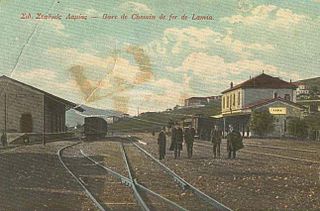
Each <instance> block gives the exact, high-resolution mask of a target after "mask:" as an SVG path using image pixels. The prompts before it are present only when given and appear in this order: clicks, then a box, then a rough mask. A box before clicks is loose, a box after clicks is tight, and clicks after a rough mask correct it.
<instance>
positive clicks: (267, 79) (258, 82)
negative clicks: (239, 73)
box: [222, 73, 297, 93]
mask: <svg viewBox="0 0 320 211" xmlns="http://www.w3.org/2000/svg"><path fill="white" fill-rule="evenodd" d="M238 88H260V89H296V88H297V86H296V85H295V84H293V83H289V82H286V81H284V80H281V79H280V78H278V77H272V76H270V75H267V74H265V73H262V74H260V75H258V76H256V77H254V78H251V79H249V80H247V81H244V82H242V83H241V84H238V85H236V86H234V87H232V88H229V89H227V90H224V91H223V92H222V93H226V92H230V91H232V90H235V89H238Z"/></svg>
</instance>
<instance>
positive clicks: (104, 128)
mask: <svg viewBox="0 0 320 211" xmlns="http://www.w3.org/2000/svg"><path fill="white" fill-rule="evenodd" d="M107 132H108V124H107V121H106V120H105V119H103V118H102V117H86V118H85V119H84V134H85V136H86V138H87V140H95V139H99V138H104V137H105V136H106V135H107Z"/></svg>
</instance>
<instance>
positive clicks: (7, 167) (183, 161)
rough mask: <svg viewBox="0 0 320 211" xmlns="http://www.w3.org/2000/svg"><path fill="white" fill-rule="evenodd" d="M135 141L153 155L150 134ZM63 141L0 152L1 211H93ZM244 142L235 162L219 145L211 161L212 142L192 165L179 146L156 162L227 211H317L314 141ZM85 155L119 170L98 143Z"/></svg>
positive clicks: (201, 147)
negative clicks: (62, 156) (177, 153)
mask: <svg viewBox="0 0 320 211" xmlns="http://www.w3.org/2000/svg"><path fill="white" fill-rule="evenodd" d="M156 135H157V134H156ZM135 136H137V137H139V138H140V139H141V141H143V142H144V143H146V144H143V143H140V145H141V146H142V147H143V148H145V149H147V150H148V151H149V152H151V153H152V154H153V155H155V156H158V148H157V147H158V146H157V142H156V136H152V135H151V134H135ZM70 143H72V142H71V141H61V142H52V143H48V144H47V145H46V146H43V145H41V144H35V145H30V146H21V147H18V148H9V149H2V148H1V149H0V169H1V170H0V203H1V204H0V210H95V208H94V207H93V205H92V204H91V202H90V200H89V199H88V198H87V197H86V195H85V194H84V193H83V191H82V189H81V188H80V186H79V185H78V184H77V183H76V182H75V181H74V179H73V178H72V177H71V176H70V175H69V174H68V172H67V171H66V170H65V169H64V168H63V167H62V165H61V164H60V162H59V160H58V156H57V151H58V149H60V148H61V147H62V146H66V145H68V144H70ZM97 143H98V142H97ZM244 143H245V148H244V149H242V150H241V151H240V152H239V153H238V154H237V159H235V160H228V159H226V147H225V140H223V143H222V151H221V152H222V158H221V159H217V160H214V159H213V155H212V146H211V144H210V143H208V142H205V141H199V140H197V141H196V142H195V144H194V156H193V157H192V158H191V159H188V158H187V155H186V149H185V146H183V147H184V149H183V152H182V157H181V158H180V159H177V160H175V159H174V158H173V153H172V152H171V151H167V155H166V158H165V160H164V161H163V163H165V164H166V165H168V166H169V167H170V168H171V169H172V170H174V171H175V172H176V173H177V174H179V175H180V176H182V177H183V178H184V179H186V180H187V181H188V182H190V183H191V184H192V185H194V186H196V187H197V188H199V189H200V190H202V191H203V192H205V193H206V194H208V195H210V196H211V197H213V198H215V199H216V200H218V201H219V202H222V203H223V204H225V205H226V206H228V207H230V208H231V209H233V210H275V209H279V210H320V143H315V142H302V141H294V140H276V139H275V140H271V139H264V140H256V139H248V140H245V141H244ZM169 145H170V138H168V140H167V147H169ZM83 146H84V147H85V146H86V144H84V145H83ZM95 148H96V149H95ZM87 149H89V148H87ZM90 150H92V152H94V153H95V154H99V153H100V154H101V156H104V157H105V159H109V160H110V161H109V162H108V163H109V164H110V165H111V167H112V168H114V169H115V170H116V169H118V170H119V168H118V167H117V166H114V165H115V164H116V163H113V162H111V161H112V159H111V157H112V156H116V155H114V154H112V153H116V151H111V154H110V155H109V154H108V152H107V151H105V150H104V149H103V146H102V145H101V143H100V144H95V143H94V142H93V143H90ZM110 156H111V157H110ZM117 156H118V155H117ZM108 157H109V158H108ZM120 170H121V169H120ZM121 171H122V170H121ZM105 191H107V190H105Z"/></svg>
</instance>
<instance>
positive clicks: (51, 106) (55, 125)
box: [45, 97, 66, 133]
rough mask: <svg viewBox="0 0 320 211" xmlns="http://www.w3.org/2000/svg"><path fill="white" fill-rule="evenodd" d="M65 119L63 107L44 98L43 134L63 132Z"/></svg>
mask: <svg viewBox="0 0 320 211" xmlns="http://www.w3.org/2000/svg"><path fill="white" fill-rule="evenodd" d="M65 118H66V117H65V106H64V105H63V104H62V103H60V102H57V101H55V100H54V99H52V98H50V97H45V126H46V131H45V132H46V133H58V132H64V131H65V122H66V121H65Z"/></svg>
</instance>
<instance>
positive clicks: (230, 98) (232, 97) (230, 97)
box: [221, 89, 244, 113]
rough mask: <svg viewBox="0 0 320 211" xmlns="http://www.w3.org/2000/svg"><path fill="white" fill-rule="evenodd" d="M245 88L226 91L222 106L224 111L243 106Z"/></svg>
mask: <svg viewBox="0 0 320 211" xmlns="http://www.w3.org/2000/svg"><path fill="white" fill-rule="evenodd" d="M243 94H244V93H243V89H236V90H233V91H231V92H228V93H225V94H223V96H222V100H221V108H222V113H225V112H230V110H232V111H235V110H239V109H241V108H242V107H243V100H244V98H243V96H244V95H243Z"/></svg>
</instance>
